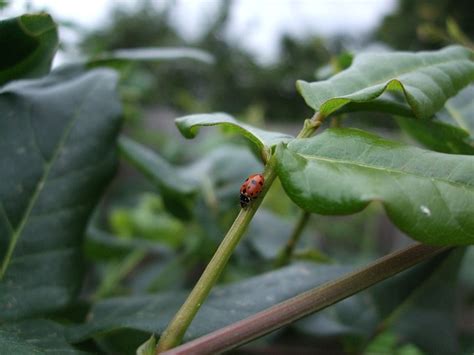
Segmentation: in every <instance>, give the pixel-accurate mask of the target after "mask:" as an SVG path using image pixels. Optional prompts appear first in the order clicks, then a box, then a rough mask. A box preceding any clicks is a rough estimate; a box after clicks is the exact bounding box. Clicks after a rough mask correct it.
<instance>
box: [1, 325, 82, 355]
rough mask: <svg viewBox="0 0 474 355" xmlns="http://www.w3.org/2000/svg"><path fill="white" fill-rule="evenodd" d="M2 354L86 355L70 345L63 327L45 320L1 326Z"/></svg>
mask: <svg viewBox="0 0 474 355" xmlns="http://www.w3.org/2000/svg"><path fill="white" fill-rule="evenodd" d="M0 353H1V354H15V355H23V354H24V355H31V354H46V353H48V354H78V355H79V354H86V353H84V352H82V351H79V350H77V349H75V348H74V347H72V346H71V345H69V344H68V342H67V341H66V338H65V328H64V327H63V326H61V325H59V324H57V323H55V322H52V321H49V320H43V319H35V320H28V321H22V322H14V323H9V324H4V325H1V326H0Z"/></svg>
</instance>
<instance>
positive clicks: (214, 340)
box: [162, 243, 449, 355]
mask: <svg viewBox="0 0 474 355" xmlns="http://www.w3.org/2000/svg"><path fill="white" fill-rule="evenodd" d="M448 249H449V248H448V247H435V246H428V245H424V244H419V243H416V244H414V245H411V246H409V247H408V248H405V249H403V250H400V251H396V252H394V253H391V254H389V255H386V256H384V257H383V258H380V259H378V260H376V261H375V262H373V263H371V264H369V265H368V266H366V267H364V268H361V269H359V270H356V271H354V272H352V273H349V274H347V275H345V276H342V277H340V278H338V279H336V280H333V281H329V282H327V283H325V284H323V285H321V286H319V287H316V288H314V289H312V290H309V291H306V292H304V293H302V294H300V295H298V296H295V297H293V298H290V299H288V300H286V301H284V302H281V303H279V304H277V305H275V306H273V307H270V308H269V309H267V310H264V311H262V312H259V313H257V314H255V315H253V316H250V317H248V318H246V319H243V320H241V321H239V322H236V323H234V324H231V325H229V326H227V327H224V328H221V329H219V330H216V331H214V332H212V333H210V334H208V335H205V336H203V337H200V338H197V339H195V340H193V341H191V342H189V343H186V344H184V345H182V346H179V347H177V348H175V349H172V350H170V351H167V352H165V353H163V354H162V355H177V354H194V355H197V354H215V353H221V352H223V351H226V350H230V349H233V348H235V347H237V346H239V345H242V344H245V343H247V342H249V341H251V340H254V339H256V338H258V337H261V336H262V335H265V334H267V333H270V332H271V331H273V330H275V329H278V328H281V327H283V326H285V325H287V324H289V323H291V322H294V321H295V320H298V319H300V318H302V317H304V316H307V315H309V314H311V313H314V312H316V311H319V310H321V309H323V308H326V307H328V306H330V305H332V304H334V303H337V302H339V301H341V300H342V299H344V298H347V297H349V296H351V295H353V294H355V293H357V292H360V291H362V290H364V289H366V288H368V287H370V286H372V285H374V284H376V283H378V282H380V281H383V280H385V279H387V278H389V277H391V276H393V275H395V274H397V273H399V272H401V271H403V270H406V269H408V268H409V267H411V266H413V265H416V264H418V263H420V262H422V261H424V260H426V259H428V258H431V257H433V256H435V255H437V254H439V253H441V252H443V251H446V250H448Z"/></svg>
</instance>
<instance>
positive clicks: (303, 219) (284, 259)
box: [275, 211, 311, 267]
mask: <svg viewBox="0 0 474 355" xmlns="http://www.w3.org/2000/svg"><path fill="white" fill-rule="evenodd" d="M310 216H311V213H309V212H306V211H303V212H302V213H301V216H300V218H299V219H298V222H297V223H296V226H295V229H294V230H293V232H292V233H291V236H290V239H288V241H287V242H286V245H285V246H284V247H283V249H282V250H281V251H280V252H279V253H278V256H277V258H276V260H275V266H276V267H280V266H283V265H286V264H288V262H289V261H290V259H291V255H292V254H293V251H294V250H295V247H296V244H298V242H299V240H300V237H301V235H302V234H303V230H304V228H305V227H306V224H308V221H309V217H310Z"/></svg>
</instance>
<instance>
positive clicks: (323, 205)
mask: <svg viewBox="0 0 474 355" xmlns="http://www.w3.org/2000/svg"><path fill="white" fill-rule="evenodd" d="M276 156H277V161H278V163H277V172H278V176H279V177H280V180H281V182H282V185H283V188H284V189H285V191H286V193H287V194H288V196H289V197H290V198H291V199H292V200H293V201H294V202H295V203H296V204H297V205H298V206H300V207H301V208H303V209H304V210H306V211H309V212H313V213H320V214H334V215H339V214H351V213H356V212H358V211H361V210H363V209H364V208H365V207H366V206H367V205H368V204H369V203H370V202H372V201H379V202H381V203H382V204H383V206H384V207H385V210H386V212H387V214H388V216H389V217H390V219H391V220H392V221H393V222H394V223H395V225H397V226H398V227H399V228H400V229H401V230H402V231H404V232H405V233H407V234H408V235H410V236H411V237H413V238H415V239H417V240H419V241H422V242H425V243H430V244H436V245H463V244H472V243H474V219H473V218H472V215H471V211H473V210H474V157H472V156H465V155H449V154H441V153H435V152H431V151H425V150H423V149H419V148H415V147H411V146H406V145H404V144H401V143H397V142H392V141H388V140H385V139H382V138H379V137H377V136H375V135H372V134H369V133H366V132H363V131H360V130H356V129H329V130H326V131H325V132H324V133H322V134H320V135H317V136H315V137H313V138H308V139H298V140H294V141H292V142H291V143H290V144H288V146H286V147H285V146H284V145H280V146H279V147H278V148H277V152H276Z"/></svg>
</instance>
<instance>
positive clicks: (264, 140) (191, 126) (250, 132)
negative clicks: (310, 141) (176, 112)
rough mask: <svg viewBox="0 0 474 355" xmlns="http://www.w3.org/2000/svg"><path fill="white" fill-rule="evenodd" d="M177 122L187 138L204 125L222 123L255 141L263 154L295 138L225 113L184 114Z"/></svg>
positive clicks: (221, 124) (193, 135) (194, 134)
mask: <svg viewBox="0 0 474 355" xmlns="http://www.w3.org/2000/svg"><path fill="white" fill-rule="evenodd" d="M175 122H176V125H177V126H178V129H179V130H180V132H181V134H182V135H183V136H185V137H186V138H194V137H195V136H196V135H197V134H198V132H199V128H200V127H203V126H216V125H220V126H223V127H226V128H229V129H230V130H232V131H236V132H238V133H240V134H242V135H243V136H245V137H246V138H248V139H249V140H250V141H251V142H252V143H254V144H255V145H256V146H257V148H258V149H259V151H260V152H261V154H262V156H266V154H267V153H266V152H267V151H268V150H269V149H270V148H271V147H273V146H275V145H277V144H278V143H284V142H289V141H290V140H292V139H293V137H292V136H290V135H288V134H284V133H278V132H269V131H264V130H262V129H260V128H256V127H253V126H251V125H248V124H246V123H242V122H239V121H237V120H236V119H235V118H233V117H231V116H229V115H227V114H225V113H207V114H197V115H190V116H184V117H180V118H177V119H176V120H175Z"/></svg>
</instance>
